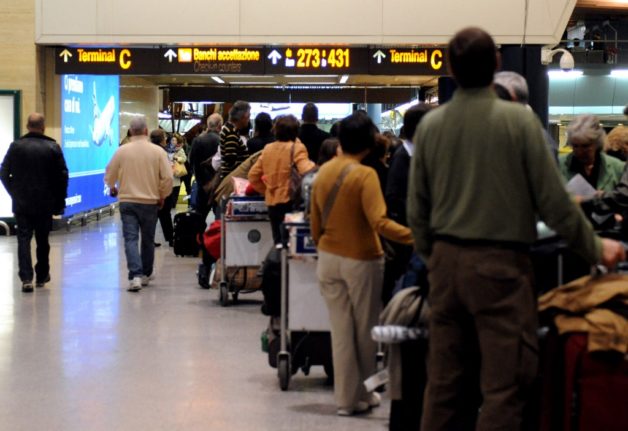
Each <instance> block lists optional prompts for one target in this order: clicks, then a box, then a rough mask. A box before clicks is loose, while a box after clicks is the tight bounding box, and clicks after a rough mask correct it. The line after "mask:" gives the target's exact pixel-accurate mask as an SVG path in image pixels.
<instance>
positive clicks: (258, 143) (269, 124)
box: [246, 112, 275, 154]
mask: <svg viewBox="0 0 628 431" xmlns="http://www.w3.org/2000/svg"><path fill="white" fill-rule="evenodd" d="M274 140H275V137H274V136H273V120H272V118H270V115H268V114H267V113H266V112H260V113H259V114H257V115H256V116H255V135H254V136H253V137H252V138H251V139H249V140H248V142H247V143H246V146H247V147H248V149H249V154H254V153H257V152H258V151H261V150H263V149H264V147H265V146H266V144H270V143H271V142H273V141H274Z"/></svg>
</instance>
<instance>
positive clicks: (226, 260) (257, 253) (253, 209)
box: [218, 196, 274, 307]
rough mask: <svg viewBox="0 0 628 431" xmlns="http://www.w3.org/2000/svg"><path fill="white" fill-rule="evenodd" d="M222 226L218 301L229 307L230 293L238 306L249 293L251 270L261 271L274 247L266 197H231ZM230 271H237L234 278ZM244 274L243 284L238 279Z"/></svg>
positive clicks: (225, 208) (227, 199)
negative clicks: (249, 272) (242, 294)
mask: <svg viewBox="0 0 628 431" xmlns="http://www.w3.org/2000/svg"><path fill="white" fill-rule="evenodd" d="M221 206H222V215H221V224H220V236H221V237H220V256H221V260H220V262H221V263H220V265H221V267H220V269H221V275H220V284H219V291H218V299H219V301H220V305H222V306H223V307H226V306H227V305H229V293H231V296H232V299H233V302H237V300H238V295H239V294H240V293H249V292H252V291H254V290H256V289H247V288H246V287H247V281H248V280H247V279H248V276H247V269H248V268H249V267H259V266H260V264H261V262H262V260H264V257H265V256H266V253H268V250H270V248H271V247H272V246H273V244H274V242H273V235H272V232H271V228H270V221H269V219H268V208H267V207H266V203H265V202H264V198H263V197H258V196H254V197H253V196H229V197H227V198H224V199H223V200H222V205H221ZM229 268H235V271H232V273H231V274H229V273H228V269H229ZM240 272H241V277H240V278H241V279H242V281H241V283H236V277H237V276H238V275H239V273H240Z"/></svg>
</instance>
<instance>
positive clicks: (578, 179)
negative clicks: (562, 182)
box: [565, 174, 597, 198]
mask: <svg viewBox="0 0 628 431" xmlns="http://www.w3.org/2000/svg"><path fill="white" fill-rule="evenodd" d="M565 188H566V189H567V191H568V192H569V193H570V194H572V195H576V196H582V197H584V198H590V197H593V196H594V195H595V193H596V191H597V190H595V188H594V187H593V186H592V185H591V184H589V182H588V181H587V180H585V179H584V177H583V176H582V175H580V174H577V175H576V176H574V177H573V178H572V179H570V180H569V182H568V183H567V185H566V186H565Z"/></svg>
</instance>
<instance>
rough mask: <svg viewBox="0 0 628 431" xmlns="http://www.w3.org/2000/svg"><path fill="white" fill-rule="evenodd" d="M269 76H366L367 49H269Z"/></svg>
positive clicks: (320, 47) (267, 70)
mask: <svg viewBox="0 0 628 431" xmlns="http://www.w3.org/2000/svg"><path fill="white" fill-rule="evenodd" d="M265 58H266V73H267V74H269V75H274V74H278V75H279V74H288V75H292V74H294V75H299V74H303V75H316V74H323V75H325V74H345V73H354V74H355V73H366V71H367V70H368V49H366V48H349V47H344V46H292V47H281V48H279V47H278V48H267V49H266V55H265Z"/></svg>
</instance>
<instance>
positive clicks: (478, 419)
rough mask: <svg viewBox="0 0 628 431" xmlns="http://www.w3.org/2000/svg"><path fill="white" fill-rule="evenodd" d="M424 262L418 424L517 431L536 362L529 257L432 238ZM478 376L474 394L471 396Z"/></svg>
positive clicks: (436, 429)
mask: <svg viewBox="0 0 628 431" xmlns="http://www.w3.org/2000/svg"><path fill="white" fill-rule="evenodd" d="M428 268H429V274H430V276H429V278H430V295H429V301H430V307H431V315H430V327H429V328H430V347H429V355H428V358H429V362H428V384H427V390H426V396H425V402H424V415H423V420H422V424H421V430H422V431H440V430H442V431H461V430H473V429H475V430H481V431H487V430H503V431H516V430H519V429H521V422H522V411H523V406H524V404H525V401H526V398H527V397H528V391H529V388H530V386H531V384H532V382H533V380H534V377H535V375H536V369H537V362H538V348H537V336H536V330H537V325H538V324H537V312H536V300H535V297H534V291H533V287H532V278H533V276H532V266H531V262H530V259H529V257H528V255H527V254H526V253H523V252H518V251H514V250H510V249H502V248H495V247H489V246H467V245H454V244H450V243H446V242H442V241H437V242H436V243H435V245H434V250H433V253H432V256H431V257H430V260H429V262H428ZM478 382H479V388H480V391H481V398H479V397H476V396H474V394H477V393H478V391H477V383H478ZM473 383H475V389H473V388H472V389H471V390H469V384H472V385H473ZM480 399H481V404H480V402H479V400H480ZM478 408H479V411H478Z"/></svg>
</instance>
